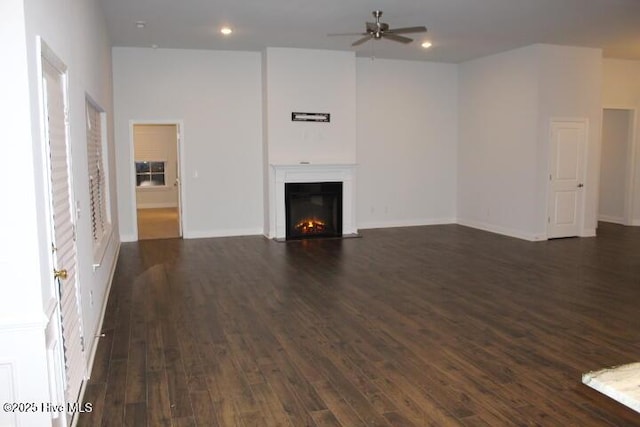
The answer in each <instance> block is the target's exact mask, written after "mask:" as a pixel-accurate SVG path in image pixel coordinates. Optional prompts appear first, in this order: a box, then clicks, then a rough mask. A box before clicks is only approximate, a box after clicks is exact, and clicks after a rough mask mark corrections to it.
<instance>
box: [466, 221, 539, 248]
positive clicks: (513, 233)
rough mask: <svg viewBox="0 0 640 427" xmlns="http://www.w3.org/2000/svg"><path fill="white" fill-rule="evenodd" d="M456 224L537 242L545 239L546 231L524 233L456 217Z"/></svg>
mask: <svg viewBox="0 0 640 427" xmlns="http://www.w3.org/2000/svg"><path fill="white" fill-rule="evenodd" d="M458 224H460V225H464V226H465V227H471V228H476V229H478V230H483V231H489V232H491V233H496V234H502V235H503V236H509V237H515V238H516V239H522V240H528V241H530V242H539V241H542V240H547V235H546V233H540V234H533V233H526V232H522V231H519V230H513V229H510V228H507V227H501V226H499V225H494V224H487V223H484V222H480V221H473V220H468V219H458Z"/></svg>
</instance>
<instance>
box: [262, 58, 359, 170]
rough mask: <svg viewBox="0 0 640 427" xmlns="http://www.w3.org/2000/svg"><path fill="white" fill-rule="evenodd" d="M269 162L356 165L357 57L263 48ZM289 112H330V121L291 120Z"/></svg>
mask: <svg viewBox="0 0 640 427" xmlns="http://www.w3.org/2000/svg"><path fill="white" fill-rule="evenodd" d="M264 55H265V58H266V60H265V65H266V69H265V75H266V79H265V84H266V86H265V88H263V90H264V91H265V94H266V108H267V123H266V126H267V148H268V162H269V163H271V164H298V163H299V162H310V163H355V157H356V88H355V85H356V67H355V53H354V52H344V51H339V52H338V51H328V50H307V49H285V48H267V50H266V52H265V53H264ZM292 112H305V113H330V114H331V121H330V122H329V123H313V122H293V121H291V113H292Z"/></svg>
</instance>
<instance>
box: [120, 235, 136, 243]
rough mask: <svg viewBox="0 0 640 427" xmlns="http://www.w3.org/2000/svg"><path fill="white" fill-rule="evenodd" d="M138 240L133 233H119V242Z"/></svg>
mask: <svg viewBox="0 0 640 427" xmlns="http://www.w3.org/2000/svg"><path fill="white" fill-rule="evenodd" d="M137 241H138V236H137V235H135V234H121V235H120V242H121V243H125V242H137Z"/></svg>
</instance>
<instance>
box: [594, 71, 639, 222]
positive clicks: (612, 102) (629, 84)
mask: <svg viewBox="0 0 640 427" xmlns="http://www.w3.org/2000/svg"><path fill="white" fill-rule="evenodd" d="M602 73H603V77H602V104H603V105H604V107H605V108H623V109H629V110H635V114H636V117H635V123H634V126H635V129H634V133H633V141H634V143H633V145H634V147H635V153H634V154H633V159H631V160H632V162H633V164H634V168H633V169H634V170H635V174H634V176H635V179H634V181H633V200H632V202H633V208H632V209H633V210H632V223H633V225H640V154H639V153H638V151H639V150H640V149H639V148H638V147H639V146H640V142H639V140H640V119H639V118H638V117H637V116H638V114H640V61H625V60H620V59H605V60H604V61H603V71H602Z"/></svg>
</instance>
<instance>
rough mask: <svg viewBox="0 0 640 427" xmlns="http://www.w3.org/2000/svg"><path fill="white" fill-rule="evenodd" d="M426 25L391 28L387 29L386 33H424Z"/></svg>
mask: <svg viewBox="0 0 640 427" xmlns="http://www.w3.org/2000/svg"><path fill="white" fill-rule="evenodd" d="M426 32H427V27H424V26H423V27H403V28H392V29H390V30H388V31H387V33H393V34H408V33H426Z"/></svg>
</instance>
